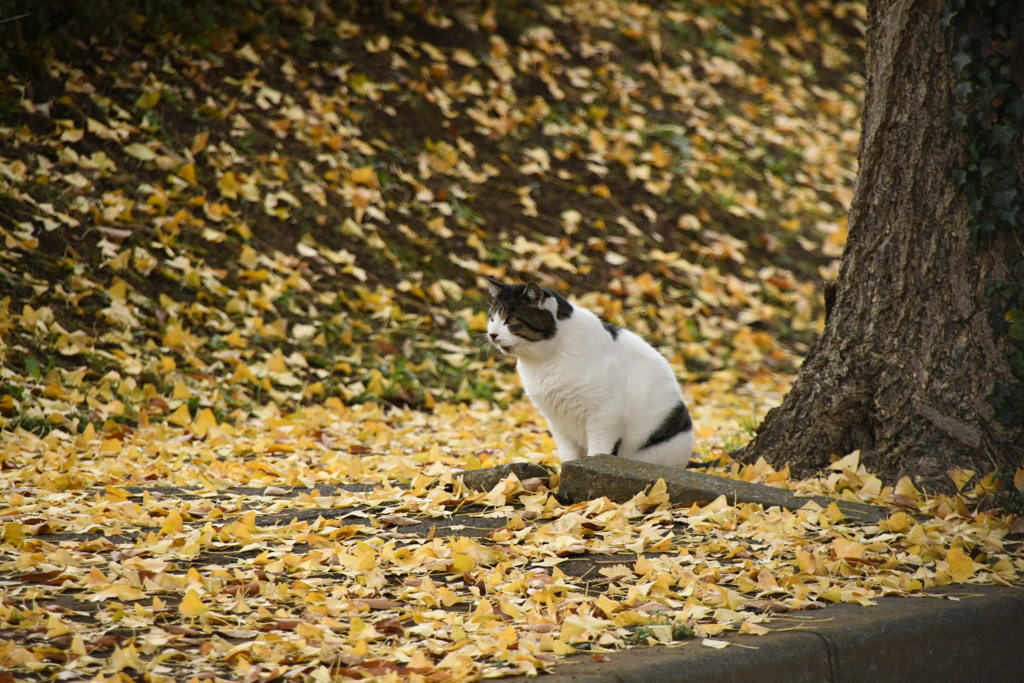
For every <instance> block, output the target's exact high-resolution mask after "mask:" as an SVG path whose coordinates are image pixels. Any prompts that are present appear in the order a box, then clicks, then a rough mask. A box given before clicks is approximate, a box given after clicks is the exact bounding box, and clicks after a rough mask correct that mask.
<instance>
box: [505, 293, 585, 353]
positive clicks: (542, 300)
mask: <svg viewBox="0 0 1024 683" xmlns="http://www.w3.org/2000/svg"><path fill="white" fill-rule="evenodd" d="M490 283H491V286H490V288H489V289H490V293H491V296H492V297H493V299H494V301H493V302H492V303H491V309H490V311H489V313H488V316H487V337H488V339H489V340H490V342H491V343H492V344H494V346H496V347H497V348H498V349H500V350H501V351H502V352H504V353H510V354H512V355H518V354H517V352H522V351H523V350H524V348H526V347H527V346H528V345H529V344H533V343H536V342H541V341H545V340H547V339H551V338H553V337H554V336H555V334H556V332H557V331H558V321H559V320H565V319H566V318H568V317H569V316H571V315H572V304H570V303H569V302H568V301H566V300H565V299H564V298H562V297H561V296H559V295H558V294H556V293H554V292H552V291H551V290H548V289H544V288H543V287H540V286H538V285H536V284H534V283H532V282H531V283H529V284H526V285H506V284H504V283H502V282H499V281H497V280H493V279H491V280H490Z"/></svg>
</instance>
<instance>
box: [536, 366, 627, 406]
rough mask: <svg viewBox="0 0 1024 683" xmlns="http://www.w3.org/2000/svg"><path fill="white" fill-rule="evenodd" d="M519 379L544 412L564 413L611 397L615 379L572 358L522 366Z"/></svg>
mask: <svg viewBox="0 0 1024 683" xmlns="http://www.w3.org/2000/svg"><path fill="white" fill-rule="evenodd" d="M576 360H577V361H578V360H579V359H576ZM519 377H520V379H521V380H522V382H523V389H524V390H525V391H526V393H527V395H528V396H529V397H530V398H531V399H533V400H534V401H535V402H536V403H537V404H538V405H539V406H540V407H541V408H542V409H545V410H551V411H556V412H560V413H576V412H579V411H586V410H587V409H589V408H591V407H593V405H594V403H595V401H599V400H600V399H602V398H607V397H608V394H609V390H610V389H611V387H610V386H609V382H610V381H611V380H612V378H611V377H609V376H608V374H607V373H605V372H601V371H600V370H599V369H598V368H596V367H594V366H593V364H587V363H580V362H573V360H568V359H567V360H566V361H565V362H561V363H547V364H538V365H531V364H527V363H520V364H519Z"/></svg>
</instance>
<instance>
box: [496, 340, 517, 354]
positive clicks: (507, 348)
mask: <svg viewBox="0 0 1024 683" xmlns="http://www.w3.org/2000/svg"><path fill="white" fill-rule="evenodd" d="M491 343H492V344H494V346H495V348H497V349H498V350H499V351H501V352H502V353H504V354H511V353H512V347H511V346H508V345H507V344H502V343H501V342H497V341H492V342H491Z"/></svg>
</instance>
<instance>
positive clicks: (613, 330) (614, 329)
mask: <svg viewBox="0 0 1024 683" xmlns="http://www.w3.org/2000/svg"><path fill="white" fill-rule="evenodd" d="M604 329H605V330H607V331H608V334H610V335H612V341H614V340H616V339H618V338H619V331H620V330H621V329H622V328H621V327H619V326H618V325H616V324H615V323H604Z"/></svg>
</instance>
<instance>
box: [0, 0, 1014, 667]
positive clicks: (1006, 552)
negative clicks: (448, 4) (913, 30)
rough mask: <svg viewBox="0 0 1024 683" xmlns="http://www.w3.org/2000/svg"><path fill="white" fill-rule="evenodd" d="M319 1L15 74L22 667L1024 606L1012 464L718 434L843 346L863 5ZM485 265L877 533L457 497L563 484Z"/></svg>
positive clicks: (450, 648)
mask: <svg viewBox="0 0 1024 683" xmlns="http://www.w3.org/2000/svg"><path fill="white" fill-rule="evenodd" d="M292 5H293V7H289V8H278V9H276V10H275V12H274V13H273V14H272V15H270V16H268V17H261V20H262V19H267V20H268V21H270V22H271V23H273V22H277V27H278V29H280V31H281V33H280V35H273V34H271V33H266V34H260V33H259V32H258V31H257V32H255V33H251V34H246V35H247V38H246V39H244V40H243V38H242V37H241V34H239V33H238V32H232V31H228V32H225V33H224V34H223V35H219V36H217V37H216V38H217V39H216V40H212V41H206V42H205V44H204V42H203V41H199V42H194V41H192V42H190V41H180V40H177V39H176V37H175V36H173V35H162V34H160V35H155V36H150V40H149V41H148V42H146V43H137V44H136V46H137V47H139V48H140V49H138V50H130V49H126V47H125V44H123V43H115V44H110V45H108V44H105V43H98V44H96V45H93V46H91V48H90V50H91V51H90V54H88V55H84V54H82V53H81V52H77V53H76V52H75V50H74V48H72V49H71V51H70V52H69V53H61V54H57V55H55V56H54V57H53V58H50V59H48V60H46V62H45V65H46V70H45V72H46V75H41V74H40V73H34V74H33V76H32V77H31V78H28V77H24V76H19V75H12V76H10V77H9V78H8V79H7V80H6V81H5V83H4V84H3V85H2V86H0V87H2V88H3V95H4V99H3V101H4V102H5V105H4V106H5V107H8V108H9V109H10V113H9V114H5V117H4V120H3V121H2V122H0V140H2V142H3V145H2V146H0V235H2V237H3V243H2V245H0V427H2V430H3V431H0V480H2V487H3V488H2V491H0V495H2V501H0V523H2V538H0V581H2V582H3V586H4V591H3V598H2V601H0V665H2V667H3V668H4V669H6V670H9V671H12V672H15V673H16V674H17V675H18V676H22V675H24V676H35V677H37V678H50V677H52V678H56V679H61V680H76V679H86V678H90V679H96V680H135V679H138V678H144V679H147V680H168V681H171V680H188V679H193V678H194V679H204V678H205V679H209V678H222V679H242V680H254V681H255V680H269V679H272V678H276V677H284V676H287V677H293V678H304V679H308V680H330V679H331V678H332V677H333V678H346V677H347V678H354V679H360V678H363V679H365V678H375V679H378V680H388V679H396V680H430V681H444V680H467V679H475V678H480V677H498V676H501V675H506V674H512V673H535V672H539V671H544V670H548V669H550V668H551V667H552V666H554V665H555V664H556V663H557V662H558V661H559V660H560V659H561V658H562V657H564V656H566V655H568V654H571V653H575V652H593V653H602V652H606V651H609V650H614V649H617V648H621V647H628V646H632V645H637V644H644V643H648V644H656V643H662V644H668V643H675V642H677V641H679V640H681V639H682V640H685V639H688V638H699V639H700V640H699V641H698V642H701V643H703V644H704V645H706V646H708V647H719V646H721V643H724V642H728V641H725V640H722V639H721V638H720V636H722V635H723V634H727V633H732V632H738V633H751V634H761V633H764V632H766V628H767V627H768V626H773V625H775V624H774V623H773V619H774V618H775V617H777V616H778V615H780V614H783V613H785V614H788V615H791V614H793V613H800V614H807V615H813V614H814V612H809V611H806V610H813V609H815V608H819V607H822V606H825V605H828V604H833V603H840V602H848V603H857V604H863V605H870V604H872V603H873V601H874V600H876V599H877V598H878V597H880V596H883V595H912V594H916V593H918V592H919V591H921V590H922V589H925V588H929V587H933V586H941V585H948V584H951V583H966V584H970V583H1000V584H1010V585H1021V583H1022V582H1021V576H1022V572H1024V558H1022V548H1021V545H1022V544H1021V536H1020V534H1021V532H1022V531H1024V529H1022V528H1020V523H1019V520H1016V521H1015V520H1013V519H1012V518H1010V517H1008V516H1005V515H1003V514H1001V513H1000V512H999V511H998V510H996V509H992V508H991V506H990V505H989V503H990V501H991V498H992V497H993V496H994V495H996V494H997V493H998V492H999V491H1000V489H1010V490H1016V491H1017V492H1018V495H1019V492H1021V491H1024V474H1022V473H1020V472H1018V473H1017V476H1016V477H1015V478H1014V480H1013V481H1012V482H1009V481H1007V477H1005V476H1004V477H1002V478H1000V477H997V476H995V475H991V474H989V475H986V474H985V473H974V472H965V471H955V472H953V473H952V474H951V476H952V478H953V481H954V483H955V484H956V488H957V490H958V491H959V493H958V494H957V495H954V496H935V495H926V493H924V492H921V491H918V490H917V489H916V488H915V487H914V485H913V483H912V482H911V481H909V480H902V481H900V482H898V483H897V484H895V485H893V486H886V485H884V484H883V483H882V482H881V481H879V480H878V478H877V477H874V476H873V475H872V474H871V473H870V472H869V471H867V470H866V469H865V467H864V466H863V464H862V463H861V462H860V461H859V457H858V455H857V454H849V455H846V456H845V457H843V458H841V459H837V461H836V462H835V463H834V465H833V467H832V469H831V470H830V471H829V472H828V473H827V474H825V475H822V476H821V477H818V478H815V479H811V480H804V481H797V480H792V479H791V478H790V477H789V475H788V472H787V471H786V470H784V469H783V470H781V471H777V470H775V469H773V468H771V467H769V466H768V465H767V464H765V463H763V462H758V463H741V462H735V461H733V460H732V458H731V457H730V455H729V454H730V452H731V451H732V450H733V449H735V448H736V447H738V446H740V445H742V443H743V442H745V441H746V440H747V439H748V438H749V437H750V435H751V433H752V430H753V428H754V427H755V426H756V425H757V424H758V423H759V422H760V419H761V418H762V417H763V415H764V413H765V412H766V411H767V410H768V409H769V408H770V407H772V406H773V405H777V404H778V403H779V401H780V400H781V397H782V395H783V394H784V393H785V391H786V389H787V388H788V386H789V384H790V382H791V381H792V379H793V376H794V373H795V371H796V368H797V367H798V366H799V362H800V358H801V357H802V356H803V354H804V353H805V352H806V349H807V348H808V345H809V344H810V343H811V342H812V341H813V339H814V336H815V334H816V333H817V332H818V331H820V329H821V327H822V325H823V311H822V307H821V305H820V294H819V293H818V289H819V285H818V282H819V280H820V279H822V278H824V279H832V278H834V277H835V274H836V272H837V265H836V263H837V262H836V259H837V257H838V256H839V254H840V253H841V249H842V245H843V243H844V241H845V219H844V215H845V211H846V208H847V206H848V204H849V200H850V197H851V194H852V185H853V178H854V175H855V172H856V165H855V157H856V149H857V142H858V135H857V130H858V127H859V111H860V98H861V93H862V90H863V79H862V78H861V76H860V75H859V65H860V63H861V60H862V52H863V45H862V39H861V35H862V28H863V21H864V8H863V6H862V5H860V4H859V3H838V4H836V3H829V4H822V3H792V2H786V3H761V2H753V1H751V2H745V1H744V2H740V1H736V2H726V3H721V4H720V5H717V6H715V7H714V8H710V7H705V6H703V5H701V4H699V3H692V4H690V3H676V4H675V5H673V6H672V7H671V8H667V9H658V8H653V7H648V6H644V5H640V4H636V3H625V2H618V1H611V0H607V1H603V2H600V3H597V4H595V3H564V4H559V3H546V4H543V5H542V6H539V7H538V6H536V5H535V4H534V3H528V2H514V3H501V4H499V5H494V6H485V5H482V4H477V3H472V2H467V3H456V4H454V5H453V8H454V9H452V10H451V11H450V12H442V11H440V9H439V8H431V7H423V6H421V5H418V4H416V3H411V4H410V3H403V2H398V3H390V4H389V5H388V7H387V9H385V10H384V11H383V13H377V14H375V13H373V12H363V11H361V10H360V9H359V8H353V9H351V11H346V12H341V11H340V10H336V9H331V8H328V7H324V6H320V5H318V4H315V3H292ZM250 19H251V17H250ZM141 21H142V24H140V25H141V26H143V27H144V25H145V21H146V19H145V18H142V20H141ZM256 23H257V24H260V23H262V21H260V22H256ZM285 29H287V31H286V30H285ZM288 31H291V33H288ZM286 34H287V35H290V36H292V39H291V40H289V39H288V38H286V37H285V35H286ZM314 43H315V44H316V45H317V46H318V48H317V50H316V51H310V50H309V47H308V46H309V45H311V44H314ZM129 44H130V41H129ZM304 45H305V46H306V48H303V46H304ZM304 49H305V50H306V51H305V52H303V50H304ZM485 275H493V276H499V277H517V276H523V277H525V276H530V277H536V278H540V279H541V282H542V283H543V284H545V285H546V286H549V287H553V288H555V289H558V290H559V291H563V292H567V293H571V294H573V295H575V296H578V297H580V298H581V300H582V302H583V303H584V304H585V305H587V306H588V307H591V308H592V309H594V310H596V311H598V312H600V313H602V314H603V315H604V316H606V317H607V318H608V319H610V320H612V321H614V322H616V323H619V324H623V325H627V326H629V327H630V328H631V329H635V330H637V331H638V332H640V333H641V334H643V335H644V336H646V337H647V338H648V339H650V340H651V341H652V342H653V343H654V344H655V345H657V346H658V347H659V348H660V349H661V350H662V351H664V352H665V354H666V356H667V357H668V358H669V359H670V361H671V362H672V364H673V367H674V368H675V369H676V371H677V373H678V375H679V376H680V378H682V379H683V380H684V383H685V387H686V392H687V395H688V398H689V399H690V401H691V403H692V405H693V413H694V418H695V423H696V425H697V430H698V432H697V436H698V441H699V444H700V458H702V459H704V460H706V461H707V462H708V463H711V464H710V465H709V467H710V471H712V472H713V473H716V474H719V475H721V476H728V477H734V478H738V479H742V480H745V481H755V482H760V483H766V484H770V485H773V486H781V487H786V488H789V489H792V490H794V491H796V492H799V493H806V494H827V495H832V496H838V497H844V498H848V499H854V500H859V501H863V502H870V503H875V504H880V505H885V506H888V507H889V508H890V509H891V511H892V512H891V514H890V515H889V517H888V518H887V519H886V520H885V521H883V522H881V523H878V524H871V525H864V524H853V523H850V522H849V520H845V519H844V518H843V517H842V514H841V512H840V511H839V510H838V508H835V507H833V506H828V507H825V508H821V507H818V506H815V505H813V504H809V505H808V506H807V507H805V508H804V509H802V510H799V511H788V510H780V509H777V508H769V509H763V508H762V507H760V506H757V505H751V504H743V505H731V504H730V503H729V501H727V500H724V499H719V500H715V501H706V502H705V503H704V504H702V505H693V506H688V507H678V506H675V507H674V506H672V505H671V504H670V503H669V501H668V500H667V497H666V495H665V489H664V487H663V486H659V485H655V486H653V487H652V488H651V489H650V490H648V491H647V492H645V493H643V494H640V495H638V496H637V497H635V498H634V499H633V500H631V501H629V502H626V503H613V502H611V501H609V500H606V499H596V500H593V501H588V502H584V503H577V504H574V505H563V504H561V503H559V502H558V500H557V499H556V498H555V497H554V496H553V495H552V494H551V492H550V491H549V490H548V489H547V488H545V487H544V486H543V484H542V483H541V482H537V481H533V482H518V481H516V480H515V479H514V478H511V479H507V480H505V481H503V482H501V483H499V484H498V485H497V486H496V487H495V488H494V489H492V490H490V491H484V492H478V491H470V490H467V489H466V488H465V487H464V486H463V485H462V484H461V482H460V480H459V478H458V476H457V472H458V471H459V470H463V469H475V468H480V467H488V466H494V465H500V464H504V463H509V462H533V463H538V464H544V465H554V464H555V463H554V461H553V455H552V454H553V443H552V440H551V438H550V436H549V435H548V434H547V432H546V431H545V426H544V424H543V421H542V419H541V418H540V416H539V415H538V414H537V413H536V412H535V411H534V409H533V408H532V407H531V406H530V405H529V404H528V403H526V402H524V401H523V400H522V399H521V398H520V393H519V388H518V385H517V383H516V379H515V376H514V373H513V372H512V371H511V368H510V367H508V366H507V365H505V364H504V363H503V362H502V361H501V360H500V359H499V358H496V357H494V356H493V355H490V354H488V353H486V352H485V351H483V350H482V349H481V348H480V347H479V346H478V345H477V343H476V341H475V339H476V335H477V334H478V333H480V332H482V331H483V329H484V323H485V318H484V314H483V313H482V310H483V307H484V306H485V305H486V304H485V302H484V301H483V298H482V295H481V292H480V287H479V284H480V282H481V281H480V277H481V276H485ZM840 455H841V454H840ZM811 618H813V616H812V617H811ZM5 675H6V674H5Z"/></svg>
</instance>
